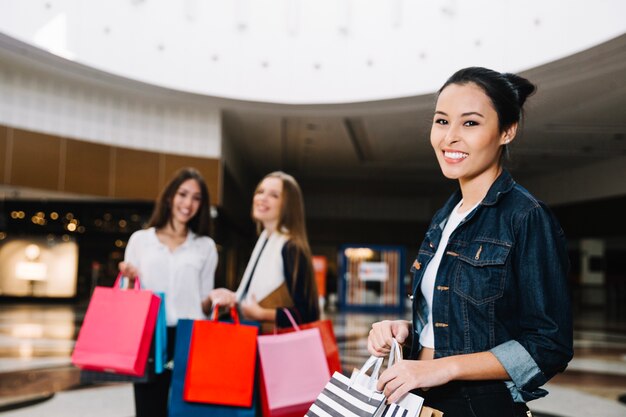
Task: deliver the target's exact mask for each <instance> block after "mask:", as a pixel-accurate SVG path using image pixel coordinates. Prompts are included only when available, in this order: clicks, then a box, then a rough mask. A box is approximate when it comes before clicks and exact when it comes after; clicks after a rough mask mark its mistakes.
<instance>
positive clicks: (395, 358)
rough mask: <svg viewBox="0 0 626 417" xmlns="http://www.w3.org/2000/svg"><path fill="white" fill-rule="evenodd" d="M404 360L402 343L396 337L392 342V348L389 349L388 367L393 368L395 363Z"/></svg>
mask: <svg viewBox="0 0 626 417" xmlns="http://www.w3.org/2000/svg"><path fill="white" fill-rule="evenodd" d="M401 360H402V350H401V349H400V344H399V343H398V341H397V340H396V339H395V338H394V339H393V342H392V343H391V350H390V351H389V361H388V362H387V369H389V368H391V367H392V366H393V364H394V363H397V362H400V361H401Z"/></svg>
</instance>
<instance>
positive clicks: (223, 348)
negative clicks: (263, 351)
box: [183, 308, 259, 407]
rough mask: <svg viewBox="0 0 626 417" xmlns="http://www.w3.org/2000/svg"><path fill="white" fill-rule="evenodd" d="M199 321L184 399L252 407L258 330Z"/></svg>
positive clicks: (236, 323)
mask: <svg viewBox="0 0 626 417" xmlns="http://www.w3.org/2000/svg"><path fill="white" fill-rule="evenodd" d="M217 310H218V309H217V308H215V311H214V314H213V320H212V321H210V320H196V321H195V322H194V324H193V332H192V335H191V343H190V346H189V360H188V362H187V373H186V374H185V385H184V390H183V399H184V400H185V401H191V402H201V403H208V404H221V405H232V406H239V407H250V406H251V405H252V394H253V390H254V372H255V365H256V337H257V334H258V331H259V329H258V327H256V326H248V325H244V324H240V323H239V316H238V315H237V310H236V309H235V308H231V310H230V314H231V317H232V319H233V322H234V323H225V322H219V321H217Z"/></svg>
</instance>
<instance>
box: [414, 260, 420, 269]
mask: <svg viewBox="0 0 626 417" xmlns="http://www.w3.org/2000/svg"><path fill="white" fill-rule="evenodd" d="M413 267H415V269H417V270H418V271H419V270H420V269H422V263H421V262H418V261H415V262H413Z"/></svg>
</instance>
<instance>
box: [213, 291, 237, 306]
mask: <svg viewBox="0 0 626 417" xmlns="http://www.w3.org/2000/svg"><path fill="white" fill-rule="evenodd" d="M208 299H209V300H210V301H211V304H212V305H213V306H215V305H216V304H219V305H220V306H224V307H229V308H230V307H233V306H234V305H235V304H237V296H236V294H235V293H234V292H232V291H231V290H227V289H226V288H215V289H214V290H211V292H210V293H209V296H208Z"/></svg>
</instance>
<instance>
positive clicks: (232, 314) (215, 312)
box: [212, 304, 239, 324]
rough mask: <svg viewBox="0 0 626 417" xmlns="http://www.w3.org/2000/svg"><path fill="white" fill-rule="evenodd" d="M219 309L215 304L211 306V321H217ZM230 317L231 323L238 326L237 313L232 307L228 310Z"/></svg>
mask: <svg viewBox="0 0 626 417" xmlns="http://www.w3.org/2000/svg"><path fill="white" fill-rule="evenodd" d="M219 307H220V305H219V304H215V305H214V306H213V314H212V316H213V318H212V320H213V321H219V320H218V312H219ZM230 317H231V318H232V319H233V323H235V324H239V313H237V309H236V308H235V307H234V306H233V307H231V308H230Z"/></svg>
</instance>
